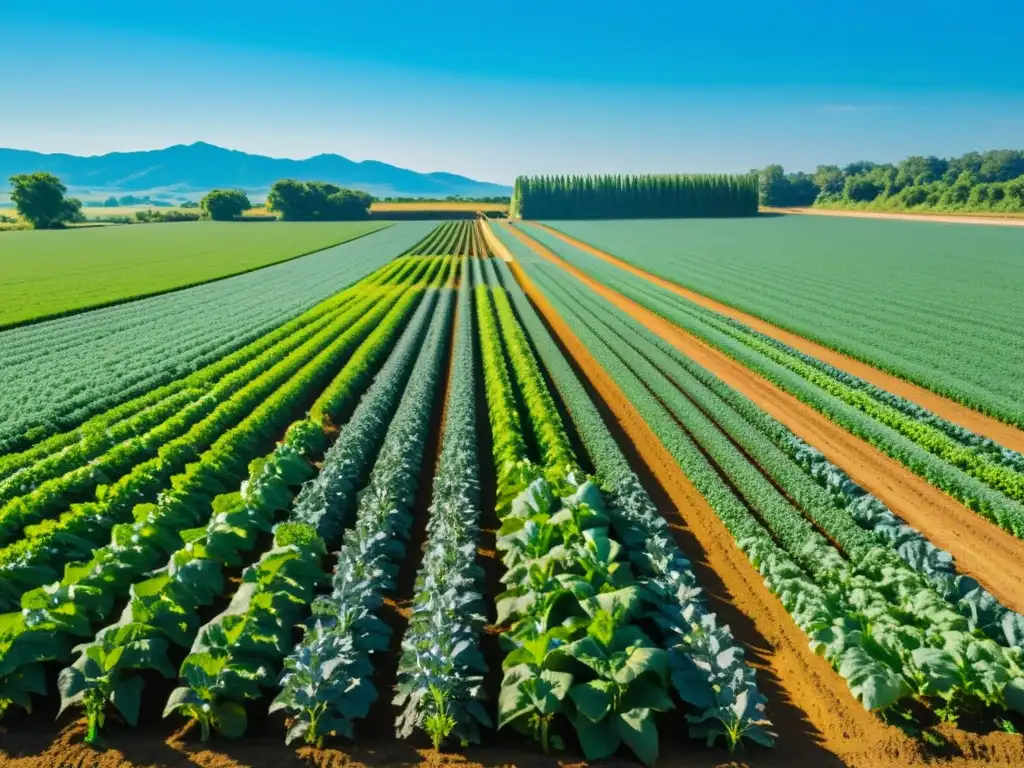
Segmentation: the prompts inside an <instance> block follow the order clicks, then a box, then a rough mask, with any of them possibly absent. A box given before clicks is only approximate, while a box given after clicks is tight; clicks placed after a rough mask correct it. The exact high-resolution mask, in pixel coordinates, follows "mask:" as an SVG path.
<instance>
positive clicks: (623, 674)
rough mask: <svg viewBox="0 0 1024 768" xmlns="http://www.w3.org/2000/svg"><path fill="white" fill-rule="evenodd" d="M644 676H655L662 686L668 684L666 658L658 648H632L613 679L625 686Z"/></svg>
mask: <svg viewBox="0 0 1024 768" xmlns="http://www.w3.org/2000/svg"><path fill="white" fill-rule="evenodd" d="M645 674H651V675H655V676H656V677H657V678H658V679H659V680H660V681H661V682H662V684H663V685H664V684H666V683H667V682H668V656H667V655H666V654H665V652H664V651H663V650H661V649H660V648H634V649H633V650H632V652H630V654H629V656H628V658H627V659H626V664H625V666H624V667H622V668H621V669H618V670H616V671H615V674H614V678H615V682H617V683H619V684H621V685H625V684H627V683H630V682H632V681H633V680H636V679H637V678H638V677H640V676H641V675H645Z"/></svg>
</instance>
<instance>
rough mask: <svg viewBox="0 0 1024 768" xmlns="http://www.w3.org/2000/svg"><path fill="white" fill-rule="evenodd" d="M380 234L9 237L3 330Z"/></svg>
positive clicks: (0, 265)
mask: <svg viewBox="0 0 1024 768" xmlns="http://www.w3.org/2000/svg"><path fill="white" fill-rule="evenodd" d="M382 226H384V225H382V224H381V223H378V222H338V223H333V222H331V223H327V222H324V223H309V224H305V223H304V224H274V225H262V226H261V225H258V224H252V225H248V226H246V225H239V224H230V223H226V224H225V223H217V222H197V223H177V224H146V225H140V226H126V227H101V228H91V229H81V230H75V231H67V230H65V231H43V232H36V231H21V232H8V233H6V234H5V235H4V237H3V239H2V240H0V327H2V326H10V325H15V324H18V323H23V322H26V321H28V320H33V319H36V318H40V317H48V316H52V315H58V314H61V313H66V312H69V311H73V310H78V309H83V308H86V307H95V306H99V305H104V304H110V303H114V302H118V301H123V300H126V299H130V298H132V297H135V296H145V295H150V294H154V293H160V292H162V291H169V290H172V289H174V288H179V287H181V286H186V285H195V284H197V283H202V282H206V281H209V280H216V279H217V278H220V277H225V276H227V275H233V274H238V273H240V272H245V271H248V270H251V269H257V268H259V267H264V266H267V265H268V264H274V263H277V262H280V261H284V260H286V259H290V258H293V257H295V256H298V255H301V254H305V253H310V252H311V251H317V250H320V249H322V248H327V247H329V246H332V245H337V244H338V243H342V242H345V241H347V240H351V239H353V238H356V237H360V236H361V235H364V234H366V233H368V232H373V231H375V230H377V229H380V228H381V227H382Z"/></svg>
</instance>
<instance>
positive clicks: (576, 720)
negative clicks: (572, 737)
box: [569, 716, 622, 760]
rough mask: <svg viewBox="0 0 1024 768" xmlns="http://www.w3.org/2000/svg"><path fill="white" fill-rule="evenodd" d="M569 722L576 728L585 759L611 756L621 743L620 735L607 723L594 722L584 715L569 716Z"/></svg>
mask: <svg viewBox="0 0 1024 768" xmlns="http://www.w3.org/2000/svg"><path fill="white" fill-rule="evenodd" d="M569 722H571V723H572V726H573V728H575V729H576V736H577V738H579V740H580V746H581V747H583V755H584V756H585V757H586V758H587V760H600V759H601V758H604V757H611V756H612V755H614V754H615V750H617V749H618V748H619V745H620V744H621V743H622V736H621V735H620V734H619V733H618V731H616V730H615V729H614V728H611V727H609V723H608V722H607V721H606V722H603V723H594V722H591V721H590V720H588V719H587V718H585V717H578V716H574V717H570V718H569Z"/></svg>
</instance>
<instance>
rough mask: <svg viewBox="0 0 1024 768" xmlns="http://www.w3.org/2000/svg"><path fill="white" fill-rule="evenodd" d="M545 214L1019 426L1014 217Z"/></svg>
mask: <svg viewBox="0 0 1024 768" xmlns="http://www.w3.org/2000/svg"><path fill="white" fill-rule="evenodd" d="M550 223H551V224H552V226H554V227H555V228H556V229H557V230H558V231H559V232H562V233H566V234H568V235H570V236H573V237H576V238H579V239H580V240H582V241H585V242H586V243H588V244H590V245H592V246H596V247H598V248H600V249H602V250H604V251H607V252H610V253H612V254H615V255H616V256H618V257H620V258H622V259H625V260H627V261H628V262H630V263H631V264H634V265H636V266H638V267H640V268H642V269H646V270H648V271H650V272H654V273H657V274H658V275H660V276H661V277H663V278H666V279H668V280H671V281H674V282H676V283H678V284H679V285H683V286H686V287H687V288H690V289H692V290H695V291H698V292H700V293H702V294H703V295H705V296H709V297H713V298H715V299H717V300H719V301H722V302H725V303H726V304H729V305H730V306H733V307H738V308H740V309H743V310H745V311H746V312H750V313H752V314H754V315H756V316H758V317H760V318H764V319H765V320H767V321H769V322H771V323H773V324H774V325H776V326H781V327H783V328H786V329H788V330H791V331H794V332H796V333H798V334H800V335H802V336H805V337H807V338H811V339H814V340H815V341H818V342H819V343H821V344H824V345H827V346H829V347H832V348H833V349H837V350H839V351H841V352H844V353H846V354H849V355H852V356H854V357H856V358H858V359H860V360H864V361H867V362H869V363H871V364H872V365H875V366H878V367H880V368H882V369H884V370H885V371H889V372H891V373H894V374H896V375H898V376H900V377H902V378H906V379H908V380H910V381H913V382H916V383H918V384H920V385H922V386H925V387H928V388H929V389H933V390H934V391H936V392H940V393H942V394H944V395H946V396H947V397H951V398H953V399H955V400H957V401H959V402H962V403H965V404H968V405H970V406H971V407H973V408H977V409H979V410H981V411H983V412H985V413H989V414H992V415H994V416H997V417H998V418H1000V419H1003V420H1006V421H1009V422H1011V423H1015V424H1017V425H1018V426H1020V427H1024V380H1022V379H1021V377H1020V375H1019V372H1020V370H1021V367H1022V366H1024V347H1022V346H1021V345H1020V343H1019V342H1020V337H1021V334H1020V327H1021V325H1022V324H1024V302H1021V301H1020V282H1021V271H1020V269H1021V267H1020V258H1019V254H1020V233H1019V232H1018V231H1016V230H1014V229H1012V228H1007V227H932V226H928V225H927V224H924V223H920V222H912V221H901V222H894V221H866V220H858V221H851V220H850V219H846V218H841V217H828V218H826V217H814V218H812V217H809V216H777V217H772V218H768V217H761V218H760V219H718V220H716V219H704V220H700V221H698V220H688V221H681V220H678V219H677V220H668V219H666V220H661V221H648V222H642V223H641V222H632V221H557V222H550ZM531 231H533V230H531ZM555 250H558V249H555Z"/></svg>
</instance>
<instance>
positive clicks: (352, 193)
mask: <svg viewBox="0 0 1024 768" xmlns="http://www.w3.org/2000/svg"><path fill="white" fill-rule="evenodd" d="M372 203H373V197H372V196H370V195H368V194H367V193H366V192H360V191H359V190H355V189H345V188H344V187H339V186H338V185H337V184H330V183H327V182H323V181H295V180H294V179H282V180H281V181H278V182H276V183H275V184H274V186H272V187H271V188H270V193H269V194H268V195H267V208H269V209H270V210H271V211H274V212H275V213H278V214H280V216H281V218H282V219H285V220H286V221H354V220H358V219H365V218H368V217H369V215H370V205H371V204H372Z"/></svg>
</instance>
